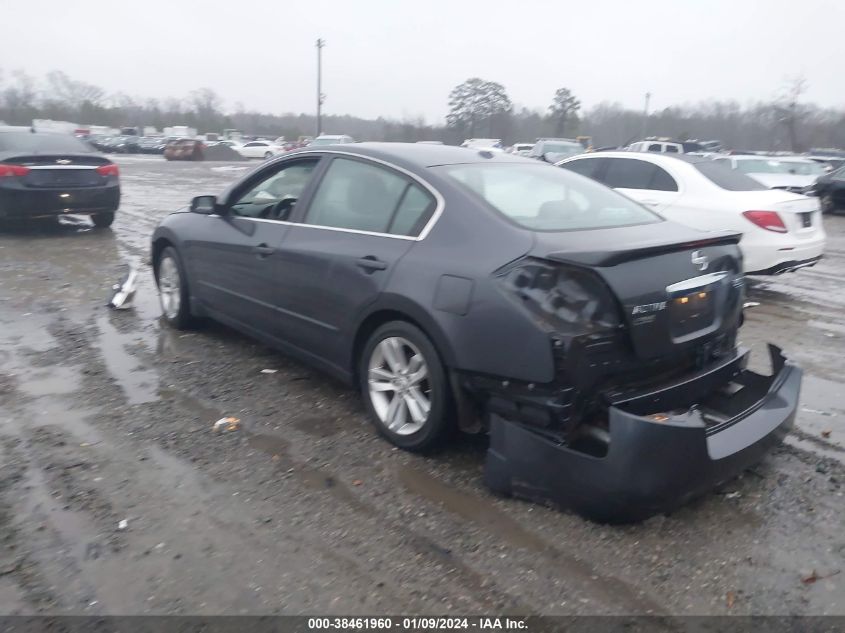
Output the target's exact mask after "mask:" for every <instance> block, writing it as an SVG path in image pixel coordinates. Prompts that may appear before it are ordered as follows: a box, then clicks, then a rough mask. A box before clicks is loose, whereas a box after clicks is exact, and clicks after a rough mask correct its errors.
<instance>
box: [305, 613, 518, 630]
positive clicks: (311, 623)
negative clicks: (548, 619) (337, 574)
mask: <svg viewBox="0 0 845 633" xmlns="http://www.w3.org/2000/svg"><path fill="white" fill-rule="evenodd" d="M393 628H397V629H402V630H409V631H413V630H427V631H430V630H443V629H465V630H466V629H477V630H511V631H516V630H524V629H527V628H528V625H527V623H526V621H525V620H524V619H522V618H512V617H506V618H500V617H473V618H466V617H456V618H450V617H431V616H423V617H416V616H414V617H404V618H401V619H400V618H390V617H351V618H344V617H333V618H308V629H309V630H335V631H337V630H356V631H362V630H383V631H386V630H390V629H393Z"/></svg>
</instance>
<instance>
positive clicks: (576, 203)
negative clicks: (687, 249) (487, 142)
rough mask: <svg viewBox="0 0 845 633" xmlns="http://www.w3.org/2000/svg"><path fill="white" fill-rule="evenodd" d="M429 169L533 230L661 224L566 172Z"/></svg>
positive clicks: (493, 166)
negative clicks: (444, 175) (439, 172)
mask: <svg viewBox="0 0 845 633" xmlns="http://www.w3.org/2000/svg"><path fill="white" fill-rule="evenodd" d="M432 169H435V170H438V171H441V172H444V173H446V174H447V175H448V176H449V177H450V178H452V179H454V180H455V181H456V182H458V183H459V184H460V185H461V186H463V187H464V188H465V189H466V190H467V192H469V193H470V194H471V195H474V196H478V197H479V198H480V200H483V201H484V202H486V203H487V204H488V205H490V206H491V207H493V209H495V210H496V211H498V212H499V213H500V214H502V215H503V216H505V217H507V218H508V219H510V220H511V221H513V222H515V223H516V224H519V225H520V226H523V227H525V228H528V229H533V230H536V231H573V230H582V229H601V228H610V227H619V226H631V225H634V224H650V223H655V222H660V221H661V218H660V217H659V216H657V215H655V214H654V213H652V212H651V211H648V210H647V209H645V208H643V207H641V206H640V205H638V204H637V203H636V202H634V201H633V200H629V199H628V198H626V197H625V196H622V195H620V194H618V193H616V192H615V191H613V190H612V189H608V188H607V187H605V186H604V185H602V184H599V183H597V182H595V181H593V180H590V179H588V178H579V177H578V176H574V175H573V174H571V173H569V171H568V170H566V169H550V168H549V167H548V166H545V165H524V164H522V163H467V164H457V165H443V166H440V167H433V168H432Z"/></svg>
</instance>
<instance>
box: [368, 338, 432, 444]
mask: <svg viewBox="0 0 845 633" xmlns="http://www.w3.org/2000/svg"><path fill="white" fill-rule="evenodd" d="M367 385H368V389H369V396H370V401H371V402H372V405H373V409H374V410H375V413H376V415H377V416H378V418H379V420H380V421H381V423H382V424H383V425H384V426H385V427H386V428H387V429H388V430H389V431H392V432H393V433H396V434H397V435H411V434H413V433H416V432H417V431H419V430H420V429H421V428H422V427H423V425H424V424H425V423H426V422H427V421H428V414H429V411H430V410H431V398H432V393H431V385H430V383H429V379H428V364H427V363H426V359H425V357H424V356H423V355H422V353H421V352H420V350H419V348H417V346H416V345H414V344H413V343H411V342H410V341H409V340H408V339H406V338H403V337H401V336H391V337H389V338H385V339H383V340H382V341H381V342H380V343H379V344H378V345H376V347H375V348H374V349H373V353H372V354H371V356H370V362H369V364H368V373H367Z"/></svg>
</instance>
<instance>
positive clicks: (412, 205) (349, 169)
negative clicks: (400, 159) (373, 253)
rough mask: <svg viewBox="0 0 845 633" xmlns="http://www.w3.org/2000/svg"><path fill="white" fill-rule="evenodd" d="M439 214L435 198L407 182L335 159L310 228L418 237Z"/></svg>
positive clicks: (318, 196)
mask: <svg viewBox="0 0 845 633" xmlns="http://www.w3.org/2000/svg"><path fill="white" fill-rule="evenodd" d="M433 209H434V200H433V199H432V197H431V196H430V195H429V194H428V193H427V192H425V191H423V190H422V189H421V188H420V187H418V186H417V185H416V184H414V183H411V182H410V181H409V180H408V179H407V178H405V177H403V176H400V175H399V174H397V173H395V172H393V171H391V170H388V169H386V168H384V167H381V166H377V165H373V164H370V163H365V162H362V161H358V160H351V159H348V158H335V159H334V160H333V161H332V163H331V165H330V166H329V168H328V170H327V171H326V175H325V176H324V177H323V180H322V182H320V186H319V188H318V189H317V192H316V193H315V194H314V200H313V201H312V202H311V206H310V207H309V209H308V214H307V215H306V217H305V220H304V223H305V224H313V225H317V226H327V227H333V228H339V229H352V230H355V231H367V232H370V233H391V234H394V235H406V236H413V235H416V234H418V233H419V231H420V230H422V225H424V224H425V222H426V221H427V219H428V217H430V215H431V213H432V212H433Z"/></svg>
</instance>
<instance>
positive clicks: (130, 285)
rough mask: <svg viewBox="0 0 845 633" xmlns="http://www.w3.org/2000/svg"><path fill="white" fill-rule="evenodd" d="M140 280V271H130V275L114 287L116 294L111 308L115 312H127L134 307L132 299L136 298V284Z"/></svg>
mask: <svg viewBox="0 0 845 633" xmlns="http://www.w3.org/2000/svg"><path fill="white" fill-rule="evenodd" d="M137 279H138V271H137V269H135V268H132V269H130V271H129V273H128V274H127V275H126V276H125V277H124V278H123V279H121V280H120V282H119V283H116V284H115V285H114V286H112V290H114V294H113V295H112V298H111V299H110V300H109V307H110V308H114V309H115V310H126V309H128V308H131V307H132V299H133V298H134V297H135V282H136V280H137Z"/></svg>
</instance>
